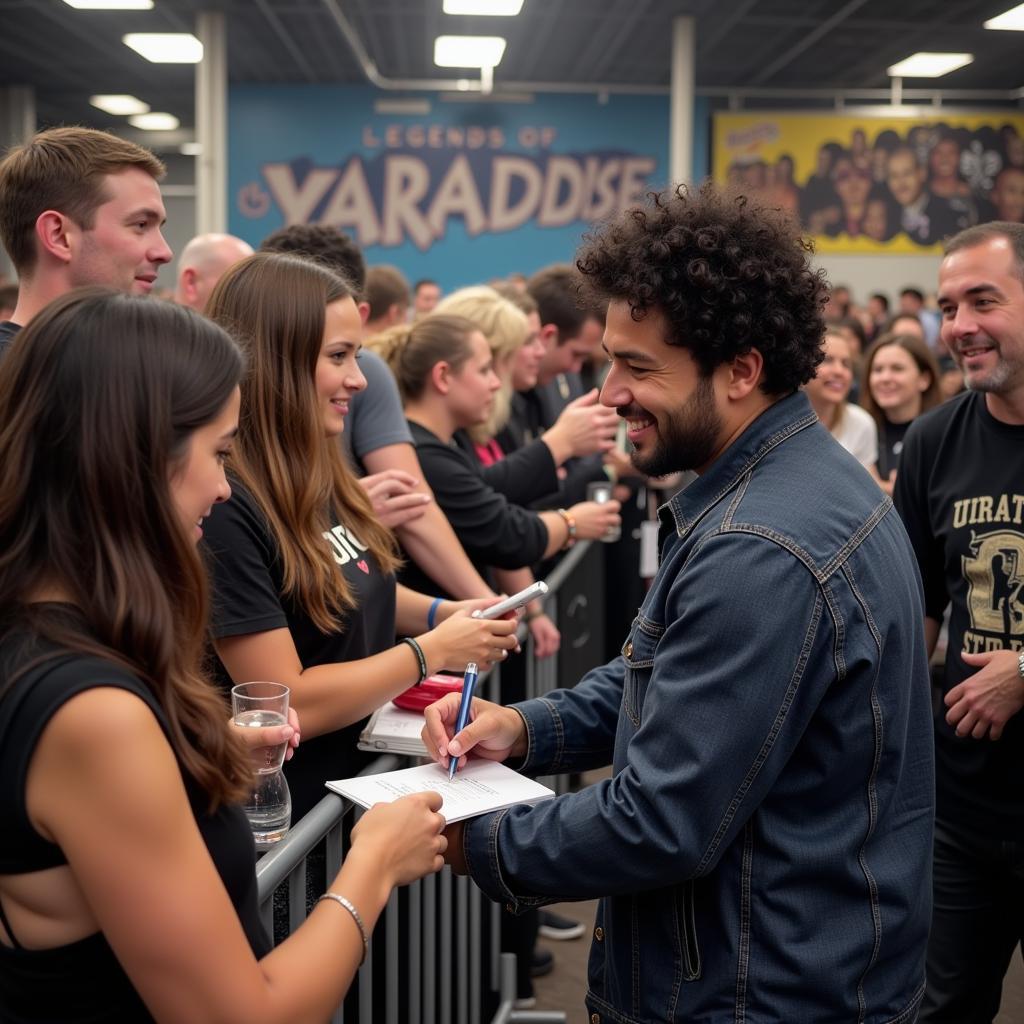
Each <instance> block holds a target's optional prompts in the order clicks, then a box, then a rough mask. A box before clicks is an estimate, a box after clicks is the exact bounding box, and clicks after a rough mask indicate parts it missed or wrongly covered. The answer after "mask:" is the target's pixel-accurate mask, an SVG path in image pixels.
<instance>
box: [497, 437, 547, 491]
mask: <svg viewBox="0 0 1024 1024" xmlns="http://www.w3.org/2000/svg"><path fill="white" fill-rule="evenodd" d="M481 476H482V477H483V479H484V482H485V483H486V484H487V485H488V486H490V487H493V488H494V489H495V490H496V491H498V492H499V493H501V494H503V495H504V496H505V497H506V498H507V499H508V500H509V501H511V502H515V504H517V505H529V504H531V503H532V502H534V501H536V500H537V499H538V498H539V497H541V496H542V495H544V494H548V493H549V492H551V491H554V490H556V489H557V487H558V472H557V469H556V467H555V460H554V458H553V457H552V455H551V449H550V448H549V447H548V446H547V445H546V444H545V443H544V442H543V441H541V440H539V439H538V440H536V441H531V442H530V443H529V444H528V445H527V446H526V447H525V448H518V449H516V451H514V452H512V453H511V454H509V455H506V456H505V458H503V459H499V460H498V461H497V462H495V463H494V464H493V465H491V466H483V467H481Z"/></svg>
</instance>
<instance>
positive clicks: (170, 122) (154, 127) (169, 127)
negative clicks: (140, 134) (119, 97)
mask: <svg viewBox="0 0 1024 1024" xmlns="http://www.w3.org/2000/svg"><path fill="white" fill-rule="evenodd" d="M128 123H129V124H130V125H131V126H132V127H133V128H141V129H142V130H143V131H147V132H173V131H174V129H175V128H177V127H179V126H180V125H181V122H180V121H179V120H178V119H177V118H176V117H175V116H174V115H173V114H136V115H135V116H134V117H129V118H128Z"/></svg>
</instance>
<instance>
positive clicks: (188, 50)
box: [123, 32, 203, 64]
mask: <svg viewBox="0 0 1024 1024" xmlns="http://www.w3.org/2000/svg"><path fill="white" fill-rule="evenodd" d="M123 41H124V44H125V46H130V47H131V48H132V49H133V50H134V51H135V52H136V53H138V54H141V55H142V56H143V57H145V58H146V60H150V61H152V62H153V63H154V64H198V63H199V62H200V61H201V60H202V59H203V44H202V43H201V42H199V40H198V39H196V37H195V36H194V35H192V33H191V32H129V33H128V35H126V36H124V37H123Z"/></svg>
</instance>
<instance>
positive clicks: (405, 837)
mask: <svg viewBox="0 0 1024 1024" xmlns="http://www.w3.org/2000/svg"><path fill="white" fill-rule="evenodd" d="M440 808H441V794H440V793H412V794H411V795H409V796H404V797H402V798H401V799H400V800H395V801H394V802H393V803H389V804H375V805H374V806H373V807H371V808H370V809H369V810H368V811H367V812H366V813H365V814H364V815H363V816H362V817H361V818H360V819H359V821H358V823H357V824H356V827H355V828H354V829H352V849H351V852H350V854H349V856H352V855H356V856H358V855H361V854H367V855H368V856H369V857H371V858H372V863H374V864H375V865H377V867H378V870H379V871H380V873H381V876H382V877H383V879H384V881H385V882H386V883H387V885H388V888H389V889H390V888H392V887H394V886H396V885H408V884H409V882H415V881H416V879H417V878H422V877H423V876H424V875H429V874H433V873H434V872H435V871H440V870H441V867H442V866H443V865H444V858H443V854H444V852H445V850H446V849H447V847H448V840H447V839H446V838H445V837H444V836H443V835H442V834H441V830H442V829H443V828H444V827H445V820H444V817H443V816H442V815H440V814H438V811H439V810H440Z"/></svg>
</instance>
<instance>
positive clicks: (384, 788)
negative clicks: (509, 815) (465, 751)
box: [327, 760, 555, 822]
mask: <svg viewBox="0 0 1024 1024" xmlns="http://www.w3.org/2000/svg"><path fill="white" fill-rule="evenodd" d="M327 788H328V789H330V790H333V791H334V792H335V793H339V794H340V795H341V796H344V797H348V799H349V800H351V801H353V802H354V803H357V804H359V805H360V806H361V807H372V806H373V805H374V804H379V803H391V801H393V800H398V799H399V798H400V797H403V796H408V795H409V794H410V793H426V792H429V791H431V790H432V791H433V792H435V793H440V794H441V796H442V797H443V798H444V804H443V805H442V806H441V813H442V814H443V815H444V817H445V819H446V820H447V821H449V822H452V821H462V820H463V819H464V818H475V817H476V816H477V815H478V814H487V813H488V812H489V811H500V810H501V809H502V808H504V807H512V806H513V805H515V804H536V803H539V802H540V801H542V800H550V799H551V798H552V797H553V796H554V795H555V794H554V792H553V791H552V790H550V789H548V787H547V786H542V785H541V784H540V783H539V782H534V780H533V779H528V778H526V776H525V775H520V774H519V773H518V772H514V771H513V770H512V769H511V768H508V767H506V766H505V765H503V764H499V763H498V762H496V761H483V760H480V761H476V760H473V761H470V762H469V763H468V764H467V765H466V766H465V767H464V768H460V769H459V771H458V772H456V774H455V778H454V779H453V780H452V781H451V782H449V781H448V770H447V768H442V767H441V766H440V765H439V764H436V763H431V764H424V765H420V766H419V767H417V768H402V769H400V770H399V771H397V772H382V773H381V774H380V775H360V776H357V777H356V778H354V779H338V780H336V781H333V782H328V783H327Z"/></svg>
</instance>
